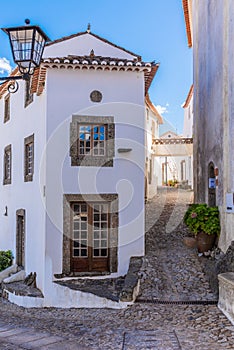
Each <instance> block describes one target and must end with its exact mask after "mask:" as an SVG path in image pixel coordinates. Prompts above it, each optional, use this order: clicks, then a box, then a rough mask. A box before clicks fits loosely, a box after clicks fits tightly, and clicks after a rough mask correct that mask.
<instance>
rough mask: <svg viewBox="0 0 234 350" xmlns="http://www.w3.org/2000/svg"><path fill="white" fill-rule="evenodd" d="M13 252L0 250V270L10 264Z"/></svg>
mask: <svg viewBox="0 0 234 350" xmlns="http://www.w3.org/2000/svg"><path fill="white" fill-rule="evenodd" d="M13 258H14V257H13V254H12V252H11V251H10V250H7V251H3V250H1V251H0V271H3V270H5V269H6V268H7V267H9V266H11V265H12V260H13Z"/></svg>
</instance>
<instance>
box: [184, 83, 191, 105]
mask: <svg viewBox="0 0 234 350" xmlns="http://www.w3.org/2000/svg"><path fill="white" fill-rule="evenodd" d="M192 96H193V85H192V86H191V88H190V90H189V93H188V96H187V97H186V101H185V103H184V104H183V108H187V107H188V106H189V102H190V101H191V98H192Z"/></svg>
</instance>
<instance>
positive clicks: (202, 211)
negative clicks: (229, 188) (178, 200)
mask: <svg viewBox="0 0 234 350" xmlns="http://www.w3.org/2000/svg"><path fill="white" fill-rule="evenodd" d="M184 222H185V224H186V225H187V226H188V227H189V228H190V230H191V231H192V232H193V233H194V234H195V235H197V233H199V232H205V233H207V234H208V235H219V232H220V221H219V209H218V207H208V205H207V204H192V205H190V206H189V208H188V210H187V211H186V213H185V216H184Z"/></svg>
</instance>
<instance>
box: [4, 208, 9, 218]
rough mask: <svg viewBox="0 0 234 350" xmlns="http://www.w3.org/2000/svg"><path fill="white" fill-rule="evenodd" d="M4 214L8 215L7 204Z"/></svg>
mask: <svg viewBox="0 0 234 350" xmlns="http://www.w3.org/2000/svg"><path fill="white" fill-rule="evenodd" d="M4 216H8V210H7V206H5V213H4Z"/></svg>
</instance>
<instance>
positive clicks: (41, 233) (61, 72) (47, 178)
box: [0, 29, 158, 307]
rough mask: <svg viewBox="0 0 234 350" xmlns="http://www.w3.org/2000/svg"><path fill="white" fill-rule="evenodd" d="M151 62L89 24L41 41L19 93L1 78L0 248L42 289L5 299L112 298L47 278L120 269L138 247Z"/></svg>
mask: <svg viewBox="0 0 234 350" xmlns="http://www.w3.org/2000/svg"><path fill="white" fill-rule="evenodd" d="M157 69H158V65H157V64H155V63H148V62H143V61H142V59H141V57H140V56H139V55H136V54H134V53H132V52H130V51H128V50H125V49H123V48H122V47H119V46H117V45H115V44H112V43H111V42H109V41H107V40H105V39H103V38H101V37H99V36H97V35H96V34H93V33H91V32H90V30H89V29H88V30H87V31H86V32H82V33H78V34H75V35H71V36H69V37H65V38H62V39H59V40H55V41H53V42H51V43H49V44H48V45H47V46H46V48H45V51H44V56H43V63H42V65H41V67H40V68H39V69H37V70H36V71H35V73H34V76H33V77H32V79H31V82H30V83H25V82H24V81H22V82H21V83H20V88H19V91H18V92H17V93H15V94H9V93H8V91H7V86H6V84H4V85H2V86H1V87H0V110H1V115H2V116H3V117H2V122H1V123H0V136H1V137H0V150H1V154H2V155H1V157H2V162H1V174H2V177H3V178H2V183H1V185H0V198H1V201H0V212H1V215H0V227H1V230H0V250H8V249H10V250H12V251H13V254H14V257H15V262H16V263H17V264H18V265H19V266H21V267H22V268H23V269H24V270H25V272H26V274H29V273H30V272H36V274H37V286H38V287H39V288H40V290H41V291H42V293H43V295H44V298H42V299H40V300H38V299H35V300H34V299H33V298H31V299H30V301H29V299H28V298H27V297H20V296H14V295H13V294H9V300H11V301H13V302H15V303H18V304H20V305H23V306H56V307H85V306H92V307H94V306H110V305H109V304H108V305H107V304H102V302H101V301H100V300H99V299H98V298H94V296H93V297H92V295H90V294H86V293H82V292H79V291H74V290H70V289H68V288H67V287H63V286H61V285H58V284H56V283H55V281H56V280H58V279H59V280H60V279H61V278H66V279H69V278H76V277H80V276H83V277H89V278H91V277H92V276H94V275H95V278H97V277H98V276H99V277H100V276H101V277H102V278H109V277H117V276H121V275H124V274H126V272H127V270H128V266H129V261H130V258H131V257H132V256H143V255H144V199H145V198H144V197H145V193H144V187H145V186H144V184H145V156H146V155H145V98H146V95H147V92H148V89H149V87H150V84H151V82H152V80H153V78H154V76H155V74H156V71H157ZM13 74H18V73H17V71H16V70H15V71H14V72H13ZM150 113H154V112H152V111H150ZM152 118H155V121H156V120H157V116H156V117H152ZM155 130H156V125H155ZM149 159H150V157H149ZM3 214H5V215H3Z"/></svg>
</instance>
